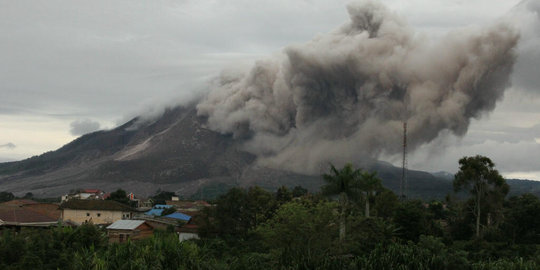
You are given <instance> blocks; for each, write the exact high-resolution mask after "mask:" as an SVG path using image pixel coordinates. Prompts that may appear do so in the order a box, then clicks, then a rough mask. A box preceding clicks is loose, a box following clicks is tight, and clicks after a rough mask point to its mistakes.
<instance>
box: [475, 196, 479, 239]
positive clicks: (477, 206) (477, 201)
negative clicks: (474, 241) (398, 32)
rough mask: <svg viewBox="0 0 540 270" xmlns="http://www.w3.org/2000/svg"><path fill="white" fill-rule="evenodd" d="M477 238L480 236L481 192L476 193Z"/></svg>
mask: <svg viewBox="0 0 540 270" xmlns="http://www.w3.org/2000/svg"><path fill="white" fill-rule="evenodd" d="M476 238H480V193H478V194H476Z"/></svg>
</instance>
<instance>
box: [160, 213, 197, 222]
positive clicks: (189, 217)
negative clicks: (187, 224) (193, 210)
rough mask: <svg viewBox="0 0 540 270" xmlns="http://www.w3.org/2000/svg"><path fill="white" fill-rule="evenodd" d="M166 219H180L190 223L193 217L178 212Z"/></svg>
mask: <svg viewBox="0 0 540 270" xmlns="http://www.w3.org/2000/svg"><path fill="white" fill-rule="evenodd" d="M166 217H168V218H174V219H179V220H184V221H189V220H190V219H191V216H188V215H186V214H182V213H180V212H176V213H172V214H170V215H166Z"/></svg>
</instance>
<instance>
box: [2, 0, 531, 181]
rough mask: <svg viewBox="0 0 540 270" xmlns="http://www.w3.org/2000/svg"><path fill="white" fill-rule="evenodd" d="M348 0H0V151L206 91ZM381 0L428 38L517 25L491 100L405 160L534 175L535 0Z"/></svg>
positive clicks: (5, 157)
mask: <svg viewBox="0 0 540 270" xmlns="http://www.w3.org/2000/svg"><path fill="white" fill-rule="evenodd" d="M350 2H351V1H350V0H349V1H341V0H335V1H327V0H297V1H290V0H288V1H285V0H272V1H271V0H221V1H214V0H177V1H170V0H155V1H123V0H94V1H58V0H48V1H35V0H32V1H29V0H18V1H10V0H0V162H3V161H11V160H20V159H24V158H28V157H31V156H33V155H39V154H41V153H43V152H46V151H51V150H55V149H57V148H59V147H61V146H62V145H64V144H66V143H69V142H70V141H71V140H73V139H75V138H77V137H78V136H80V135H82V134H85V133H88V132H92V131H95V130H98V129H108V128H113V127H115V126H116V125H118V124H121V123H122V122H124V121H126V120H128V119H130V118H131V117H133V116H136V115H139V114H146V115H148V114H156V113H159V112H160V110H161V109H162V108H164V107H165V106H167V105H174V104H180V103H183V102H186V101H188V100H191V99H193V98H194V97H198V96H200V95H204V93H206V91H207V90H208V89H207V88H208V87H207V85H208V82H209V81H210V80H211V79H212V78H214V77H216V76H217V75H218V74H219V73H220V71H222V70H224V69H231V68H235V67H238V66H248V65H250V64H251V63H253V61H255V60H257V59H265V58H268V57H269V56H271V55H273V54H276V53H278V52H280V51H281V50H282V49H283V48H284V47H285V46H288V45H291V44H301V43H304V42H307V41H309V40H311V39H312V38H313V37H314V36H316V35H318V34H321V33H327V32H329V31H332V30H333V29H336V28H338V27H339V26H341V25H343V24H344V23H345V22H346V21H347V20H348V15H347V10H346V5H347V4H348V3H350ZM382 2H383V3H384V4H385V5H386V6H388V7H389V8H390V9H391V10H393V11H394V12H395V13H396V14H398V15H399V16H401V17H402V18H404V19H405V20H406V21H407V22H408V23H409V24H410V25H411V26H412V27H413V28H414V29H415V31H416V33H417V34H419V35H426V36H428V37H431V38H437V37H438V36H442V35H444V34H445V33H448V32H451V31H455V30H457V29H461V28H475V27H482V26H486V25H490V24H493V23H496V22H498V21H507V22H510V23H512V24H513V25H515V27H516V28H518V29H519V30H520V31H521V40H520V43H519V47H518V54H519V56H518V61H517V64H516V66H515V71H514V75H513V78H512V82H513V84H512V86H511V88H509V89H508V90H507V91H506V93H505V96H504V99H503V100H502V101H500V102H499V103H498V105H497V107H496V109H495V110H494V111H493V112H491V113H489V114H486V115H483V116H482V117H480V118H479V119H474V120H473V121H472V123H471V126H470V127H469V130H468V132H467V134H466V135H465V136H464V137H462V138H458V137H455V136H453V135H450V134H441V136H439V138H437V139H436V140H435V141H433V142H431V143H429V144H427V145H424V146H422V147H421V148H420V149H418V150H416V151H414V152H411V153H409V156H408V158H409V160H408V166H409V168H410V169H417V170H426V171H433V172H436V171H448V172H455V171H457V169H458V164H457V161H458V159H459V158H461V157H463V156H469V155H476V154H481V155H486V156H488V157H490V158H491V159H492V160H493V161H494V162H495V164H496V168H498V169H499V171H501V173H502V174H503V175H504V176H506V177H511V178H528V179H536V180H540V76H538V75H540V72H539V71H538V66H539V64H540V34H539V33H540V19H539V18H540V17H539V16H540V14H539V12H540V0H532V1H531V0H529V1H523V2H521V1H519V0H469V1H465V0H386V1H382ZM427 128H429V127H427ZM381 158H382V159H384V160H387V161H390V162H392V163H394V164H396V165H398V164H399V163H400V157H397V156H389V157H381Z"/></svg>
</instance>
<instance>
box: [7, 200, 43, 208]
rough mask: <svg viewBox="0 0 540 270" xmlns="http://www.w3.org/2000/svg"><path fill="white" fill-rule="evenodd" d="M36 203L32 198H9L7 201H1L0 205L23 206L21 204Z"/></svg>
mask: <svg viewBox="0 0 540 270" xmlns="http://www.w3.org/2000/svg"><path fill="white" fill-rule="evenodd" d="M37 203H38V202H36V201H33V200H25V199H20V200H11V201H7V202H3V203H0V205H3V206H23V205H28V204H37Z"/></svg>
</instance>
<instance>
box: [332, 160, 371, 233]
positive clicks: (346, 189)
mask: <svg viewBox="0 0 540 270" xmlns="http://www.w3.org/2000/svg"><path fill="white" fill-rule="evenodd" d="M330 172H331V173H330V174H323V179H324V181H326V185H324V186H323V187H322V193H323V194H324V195H327V196H334V195H338V196H339V204H340V208H341V209H340V215H339V216H340V217H339V219H340V221H339V240H340V241H343V240H344V239H345V233H346V224H345V221H346V219H347V216H346V214H347V210H348V207H349V200H350V199H352V200H355V199H357V198H358V197H359V194H360V190H359V180H358V179H359V177H360V174H361V173H362V170H361V169H356V170H355V169H354V168H353V166H352V164H350V163H349V164H346V165H345V166H344V167H343V168H342V169H341V170H338V169H336V167H334V165H332V164H330Z"/></svg>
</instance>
